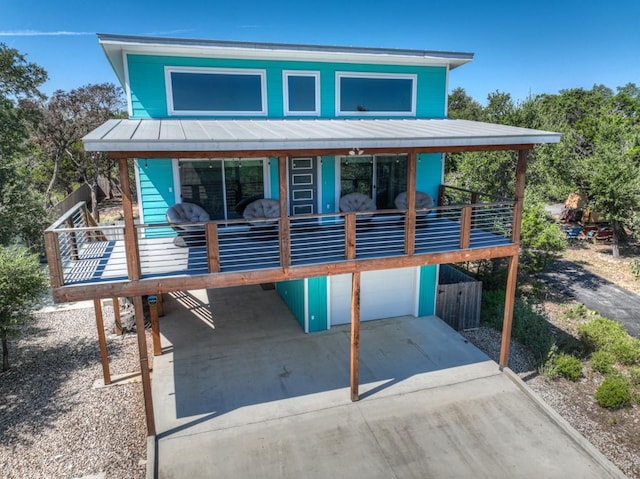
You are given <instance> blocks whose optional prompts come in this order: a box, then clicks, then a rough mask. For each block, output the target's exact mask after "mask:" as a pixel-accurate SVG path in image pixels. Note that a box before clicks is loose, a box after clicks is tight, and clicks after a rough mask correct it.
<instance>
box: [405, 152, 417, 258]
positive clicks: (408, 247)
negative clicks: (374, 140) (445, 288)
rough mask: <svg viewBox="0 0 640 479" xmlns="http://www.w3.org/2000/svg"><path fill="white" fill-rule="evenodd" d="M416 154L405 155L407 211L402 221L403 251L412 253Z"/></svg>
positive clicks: (414, 242)
mask: <svg viewBox="0 0 640 479" xmlns="http://www.w3.org/2000/svg"><path fill="white" fill-rule="evenodd" d="M417 158H418V155H417V154H416V152H415V151H411V152H409V155H408V157H407V211H406V212H405V215H406V216H405V223H404V253H405V254H408V255H410V256H411V255H412V254H413V253H414V252H415V245H416V171H417V162H418V160H417Z"/></svg>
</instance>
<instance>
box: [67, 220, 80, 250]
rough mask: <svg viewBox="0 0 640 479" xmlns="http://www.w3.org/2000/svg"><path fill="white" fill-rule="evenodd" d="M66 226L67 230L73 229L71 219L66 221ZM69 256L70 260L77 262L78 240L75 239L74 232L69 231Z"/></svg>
mask: <svg viewBox="0 0 640 479" xmlns="http://www.w3.org/2000/svg"><path fill="white" fill-rule="evenodd" d="M66 226H67V228H69V229H73V228H74V226H73V220H72V219H71V218H69V219H67V221H66ZM69 254H70V256H71V259H72V260H77V259H78V258H79V256H78V238H77V237H76V232H75V231H69Z"/></svg>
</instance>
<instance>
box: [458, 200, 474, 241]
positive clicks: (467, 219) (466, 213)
mask: <svg viewBox="0 0 640 479" xmlns="http://www.w3.org/2000/svg"><path fill="white" fill-rule="evenodd" d="M470 241H471V206H463V207H462V215H461V217H460V249H467V248H468V247H469V242H470Z"/></svg>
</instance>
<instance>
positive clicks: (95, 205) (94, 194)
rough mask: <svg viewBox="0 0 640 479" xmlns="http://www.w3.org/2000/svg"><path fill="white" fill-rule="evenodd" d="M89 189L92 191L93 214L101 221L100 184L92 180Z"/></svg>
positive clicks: (95, 218) (97, 220)
mask: <svg viewBox="0 0 640 479" xmlns="http://www.w3.org/2000/svg"><path fill="white" fill-rule="evenodd" d="M89 190H90V191H91V214H92V215H93V219H94V220H96V223H97V222H99V221H100V211H99V210H98V184H97V183H96V182H95V181H92V182H91V183H90V184H89Z"/></svg>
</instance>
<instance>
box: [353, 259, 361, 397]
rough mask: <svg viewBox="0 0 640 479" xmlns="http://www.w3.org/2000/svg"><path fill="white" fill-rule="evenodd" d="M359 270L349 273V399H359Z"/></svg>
mask: <svg viewBox="0 0 640 479" xmlns="http://www.w3.org/2000/svg"><path fill="white" fill-rule="evenodd" d="M359 372H360V272H359V271H355V272H354V273H353V274H352V275H351V400H352V401H354V402H355V401H357V400H358V399H360V394H359V392H358V390H359V382H360V379H359Z"/></svg>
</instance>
